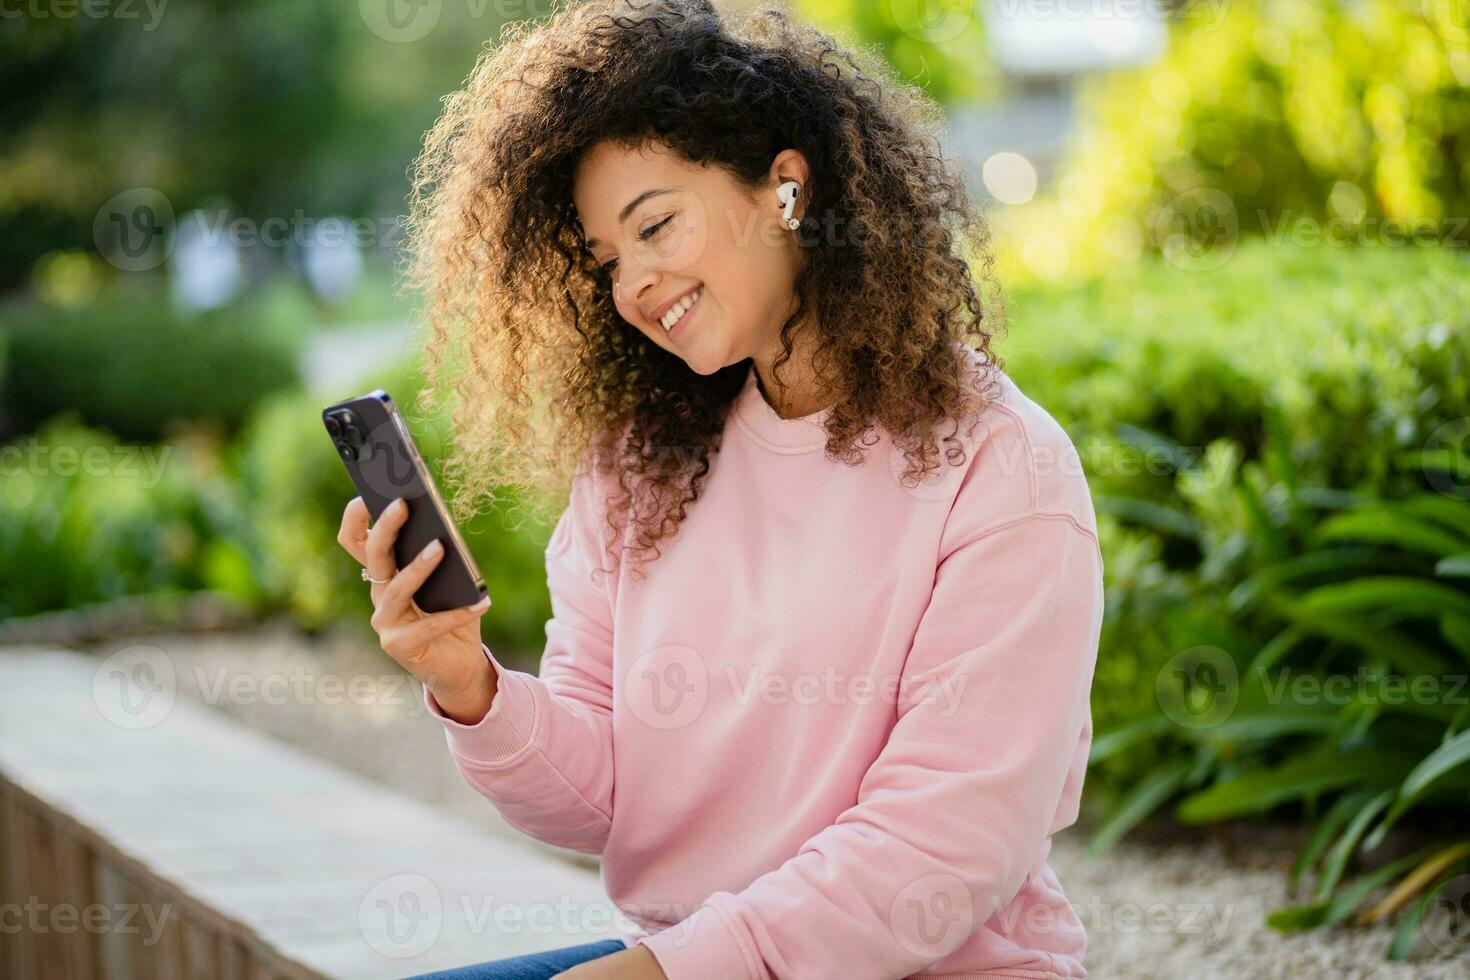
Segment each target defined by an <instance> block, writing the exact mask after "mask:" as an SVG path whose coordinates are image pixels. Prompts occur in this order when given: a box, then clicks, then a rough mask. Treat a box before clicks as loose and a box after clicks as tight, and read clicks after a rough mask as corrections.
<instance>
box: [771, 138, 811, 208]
mask: <svg viewBox="0 0 1470 980" xmlns="http://www.w3.org/2000/svg"><path fill="white" fill-rule="evenodd" d="M811 176H812V170H811V167H810V166H809V165H808V164H807V161H806V157H805V156H804V155H803V154H802V152H801V151H800V150H793V149H785V150H782V151H781V152H780V153H777V154H776V155H775V157H773V158H772V159H771V170H770V172H769V173H768V174H767V175H766V180H767V182H768V183H769V184H770V186H771V189H772V191H774V190H775V189H776V188H777V187H779V186H781V185H782V184H784V183H786V181H788V180H794V181H796V182H797V183H798V184H800V185H801V188H802V190H803V192H804V191H805V190H806V187H807V184H808V183H809V182H810V181H811ZM802 196H803V197H805V196H806V194H805V193H803V194H802Z"/></svg>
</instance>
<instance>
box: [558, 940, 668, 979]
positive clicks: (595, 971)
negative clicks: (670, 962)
mask: <svg viewBox="0 0 1470 980" xmlns="http://www.w3.org/2000/svg"><path fill="white" fill-rule="evenodd" d="M556 976H557V978H558V980H563V978H564V980H669V978H668V976H667V975H666V974H665V973H664V971H663V967H661V966H659V965H658V960H657V959H655V958H654V955H653V953H651V952H649V949H648V947H647V946H644V945H642V944H637V945H633V946H629V947H628V948H627V949H625V950H623V951H622V952H621V953H613V954H612V955H611V956H599V957H598V958H597V959H595V960H588V961H587V962H586V963H578V964H577V965H576V966H574V967H572V968H571V969H570V970H563V971H562V972H560V973H558V974H557V975H556Z"/></svg>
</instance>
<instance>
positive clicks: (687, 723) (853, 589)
mask: <svg viewBox="0 0 1470 980" xmlns="http://www.w3.org/2000/svg"><path fill="white" fill-rule="evenodd" d="M972 358H973V359H974V360H975V362H976V363H978V356H977V355H973V354H972ZM999 377H1000V380H1001V383H1002V385H1003V388H1004V394H1003V397H1002V398H1001V399H1000V401H998V402H996V403H994V404H992V405H991V406H990V407H989V408H988V409H987V410H986V412H985V415H984V418H983V420H982V422H981V424H980V425H978V426H976V427H975V429H974V432H973V434H972V436H971V437H970V438H967V439H965V440H964V445H965V449H966V453H967V457H968V458H967V459H966V461H965V463H964V464H963V465H962V466H958V467H956V466H952V465H950V464H949V463H945V465H944V469H942V470H941V471H940V475H938V476H935V477H931V478H930V481H929V482H927V483H924V484H921V485H919V486H917V487H913V488H906V487H904V486H903V485H901V484H900V482H899V480H898V479H897V475H898V474H900V473H902V471H903V467H904V458H903V456H902V454H901V452H899V451H897V450H896V449H894V448H893V446H892V443H891V442H890V440H889V438H888V436H887V434H886V432H882V431H881V430H880V429H875V430H874V431H876V432H880V433H881V441H880V442H879V443H878V444H877V445H875V446H874V447H872V448H871V449H870V450H869V455H868V458H867V461H866V462H865V463H864V464H863V465H861V466H859V467H850V466H847V465H845V464H843V463H840V462H831V461H829V460H827V459H826V458H825V454H824V453H823V451H822V450H823V444H824V442H825V437H824V435H823V432H822V429H821V425H822V421H823V419H824V418H825V416H826V414H827V412H826V410H824V411H822V412H817V413H815V414H813V415H809V416H806V417H804V418H800V419H782V418H781V417H780V416H779V415H777V414H776V412H775V410H774V409H772V408H771V406H770V405H769V404H768V403H767V402H766V400H765V398H764V396H763V395H762V394H761V392H760V389H759V388H757V387H756V380H755V373H754V368H753V367H752V368H751V373H750V374H749V376H748V377H747V380H746V384H745V387H744V389H743V390H742V391H741V393H740V395H739V397H738V399H737V401H736V403H735V406H734V410H733V412H732V413H731V415H730V418H729V420H728V421H727V423H726V427H725V434H724V442H723V445H722V448H721V449H720V450H719V452H718V453H717V454H714V455H713V456H712V458H711V470H710V473H709V476H708V484H707V487H706V490H705V493H704V495H703V496H701V497H700V499H699V500H697V501H696V502H694V503H693V504H691V505H690V506H689V509H688V516H687V517H686V518H685V520H684V522H683V523H682V524H681V525H680V526H679V528H678V531H677V533H676V534H675V535H674V536H673V538H671V539H665V540H664V541H663V542H661V547H662V548H663V554H662V556H660V557H658V558H657V559H654V560H653V561H652V562H651V563H650V564H649V565H647V566H646V571H647V572H648V577H647V578H646V579H644V580H642V581H638V580H636V579H635V578H633V577H631V576H629V575H628V574H627V570H626V568H622V569H620V571H619V574H618V575H617V576H610V575H597V576H594V574H593V569H594V567H596V566H597V565H598V564H599V563H600V561H599V557H598V555H599V553H600V552H602V550H603V549H602V544H601V543H602V541H603V540H604V537H603V535H604V524H603V521H604V516H603V514H604V505H605V501H606V499H607V491H606V489H605V487H603V486H601V485H599V482H598V481H599V480H600V479H601V478H596V479H594V478H593V477H592V476H591V475H588V474H590V473H591V471H590V470H589V469H587V468H584V469H583V470H581V471H579V474H578V476H577V478H576V480H575V481H574V484H573V488H572V495H571V501H570V504H569V506H568V508H567V510H566V511H565V512H564V514H563V515H562V517H561V519H560V521H559V522H558V524H557V525H556V528H555V530H554V531H553V533H552V536H551V538H550V540H549V542H548V545H547V550H546V572H547V581H548V586H549V589H550V592H551V602H552V610H553V613H554V615H553V618H552V619H551V620H550V621H548V622H547V624H546V637H547V644H546V650H545V653H544V655H543V657H542V661H541V667H540V674H539V676H535V675H532V674H529V673H524V672H521V671H516V670H510V669H508V668H506V667H504V666H503V665H501V664H499V663H498V662H496V661H495V658H494V655H493V654H492V653H491V651H490V650H489V649H488V648H487V649H486V650H485V653H486V656H487V657H489V658H490V660H491V662H492V664H494V667H495V669H496V671H497V672H498V676H499V689H498V693H497V694H496V697H495V700H494V703H493V705H492V707H491V708H490V711H489V713H488V714H487V715H486V716H485V717H484V719H482V720H481V721H480V722H479V723H477V724H474V725H464V724H460V723H458V722H455V721H453V720H452V719H450V718H448V717H447V716H446V715H444V713H443V712H442V710H441V709H440V708H439V706H438V704H437V703H436V702H435V701H434V698H433V695H432V694H430V693H428V691H427V690H425V693H424V696H425V701H426V704H427V706H428V708H429V710H430V711H431V712H432V713H434V714H435V715H436V716H437V717H439V719H440V720H441V721H442V722H443V724H444V726H445V728H446V730H447V738H448V743H449V747H450V750H451V752H452V753H453V755H454V758H455V761H456V763H457V764H458V766H459V769H460V771H461V773H462V774H463V775H464V778H465V779H466V780H467V781H468V782H469V783H470V784H471V785H472V786H473V787H474V788H475V789H476V790H477V791H478V792H480V793H481V794H482V795H484V796H485V797H486V798H488V799H489V800H490V801H491V802H492V803H493V804H494V805H495V806H496V808H497V809H498V810H499V811H500V813H501V814H502V815H504V817H505V819H506V820H508V821H509V822H510V823H511V824H512V825H514V826H515V827H517V828H519V829H521V830H523V831H524V832H526V833H527V834H530V835H531V836H533V837H536V838H538V839H540V840H543V841H547V842H549V843H552V844H556V845H560V846H563V847H567V848H572V849H575V850H577V851H582V852H586V853H589V854H601V855H602V882H603V884H604V886H605V887H606V888H607V891H608V894H609V896H610V897H611V899H612V901H613V902H614V903H616V905H617V906H618V907H619V908H620V909H621V910H622V911H623V912H624V913H626V914H627V915H628V917H629V920H630V921H631V922H632V923H633V924H634V925H635V926H636V927H637V928H636V930H635V931H632V932H624V933H623V934H622V936H621V938H623V939H624V941H625V942H627V943H629V944H632V943H634V942H641V943H643V944H645V945H647V946H648V947H649V949H650V950H651V951H652V952H653V954H654V956H655V957H656V958H657V959H658V962H659V964H660V965H661V966H662V968H663V971H664V972H665V973H666V974H667V975H668V977H669V978H670V980H730V978H737V980H738V978H745V980H770V978H781V980H898V978H906V977H941V976H942V977H945V978H947V980H970V978H979V977H1033V978H1057V977H1066V978H1080V977H1086V976H1087V971H1086V969H1085V968H1084V967H1083V964H1082V960H1083V953H1084V951H1085V949H1086V945H1087V941H1086V936H1085V933H1084V932H1083V929H1082V926H1081V924H1080V922H1079V920H1078V919H1077V916H1076V915H1075V913H1074V911H1073V909H1072V907H1071V905H1070V904H1069V903H1068V901H1067V899H1066V897H1065V896H1064V895H1063V892H1062V888H1061V885H1060V884H1059V883H1058V881H1057V878H1056V875H1055V874H1053V872H1052V870H1051V868H1050V867H1049V866H1048V864H1047V863H1046V859H1047V855H1048V854H1049V852H1050V849H1051V837H1052V835H1053V834H1055V833H1057V832H1058V831H1060V830H1062V829H1064V828H1066V827H1068V826H1069V825H1071V824H1072V823H1073V822H1074V821H1075V820H1076V818H1077V811H1078V802H1079V797H1080V795H1081V791H1082V782H1083V775H1084V770H1085V767H1086V762H1087V754H1088V749H1089V747H1090V745H1091V739H1092V719H1091V713H1090V708H1089V703H1088V694H1089V690H1090V687H1091V684H1092V674H1093V667H1094V664H1095V662H1096V658H1097V642H1098V631H1099V628H1100V625H1101V620H1102V612H1103V589H1102V557H1101V554H1100V552H1099V550H1098V545H1097V537H1096V527H1095V521H1094V514H1093V509H1092V504H1091V500H1090V498H1089V496H1088V490H1087V484H1086V481H1085V479H1084V477H1083V475H1082V472H1081V468H1080V465H1079V460H1078V456H1077V453H1076V450H1075V449H1074V448H1073V446H1072V443H1071V441H1070V440H1069V439H1068V437H1067V435H1066V433H1065V432H1064V431H1063V429H1062V428H1061V427H1060V426H1059V425H1058V424H1057V423H1056V422H1055V421H1054V420H1053V419H1052V418H1051V416H1050V415H1048V414H1047V412H1046V411H1045V410H1044V409H1042V408H1041V407H1039V406H1038V405H1037V404H1036V403H1035V402H1033V401H1031V400H1030V399H1028V398H1027V397H1026V396H1025V395H1024V394H1022V393H1021V391H1020V390H1019V389H1018V388H1017V387H1016V386H1015V385H1014V383H1013V382H1012V381H1011V380H1010V379H1009V378H1008V377H1006V376H1005V375H1004V374H1000V375H999ZM950 429H951V427H950V426H944V427H942V428H941V430H940V435H941V436H943V435H945V434H947V433H948V432H949V431H950ZM961 436H963V433H961ZM940 448H941V451H942V450H943V448H944V444H943V443H942V442H941V444H940Z"/></svg>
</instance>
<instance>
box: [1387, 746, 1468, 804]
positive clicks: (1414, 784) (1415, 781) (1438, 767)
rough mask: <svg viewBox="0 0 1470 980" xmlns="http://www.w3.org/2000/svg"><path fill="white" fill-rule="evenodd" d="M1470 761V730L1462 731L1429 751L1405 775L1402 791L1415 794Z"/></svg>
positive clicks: (1411, 794)
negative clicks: (1421, 760) (1422, 759)
mask: <svg viewBox="0 0 1470 980" xmlns="http://www.w3.org/2000/svg"><path fill="white" fill-rule="evenodd" d="M1466 762H1470V732H1461V733H1460V734H1458V735H1456V736H1455V737H1454V738H1452V739H1450V740H1449V741H1447V742H1445V743H1444V744H1442V745H1441V746H1440V747H1439V748H1437V749H1435V750H1434V751H1433V752H1431V753H1429V755H1428V756H1426V757H1425V759H1424V761H1423V762H1421V763H1419V764H1418V765H1417V766H1415V767H1414V768H1413V769H1412V770H1411V771H1410V772H1409V774H1408V775H1407V776H1405V777H1404V785H1403V788H1402V790H1401V792H1402V793H1403V794H1404V795H1405V796H1413V795H1414V794H1416V793H1418V792H1419V791H1420V790H1422V789H1424V788H1425V787H1426V786H1428V785H1429V784H1430V783H1432V782H1434V781H1435V780H1436V779H1438V778H1439V777H1441V776H1443V775H1444V774H1445V773H1447V772H1449V771H1450V770H1451V769H1454V768H1456V767H1457V766H1462V765H1464V764H1465V763H1466Z"/></svg>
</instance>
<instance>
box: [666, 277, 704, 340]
mask: <svg viewBox="0 0 1470 980" xmlns="http://www.w3.org/2000/svg"><path fill="white" fill-rule="evenodd" d="M703 295H704V287H703V286H700V287H699V288H698V289H697V290H695V291H694V292H692V293H690V294H689V295H688V296H685V297H684V298H683V299H681V300H679V302H677V303H675V304H674V305H673V306H671V307H669V312H667V313H665V314H664V315H663V318H662V319H660V320H659V323H660V324H662V325H663V328H664V330H665V331H669V330H672V329H674V324H676V323H678V322H679V321H680V320H682V319H684V313H685V312H686V311H687V310H688V309H689V307H691V306H693V305H694V304H695V302H696V301H697V300H698V299H699V297H701V296H703Z"/></svg>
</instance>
